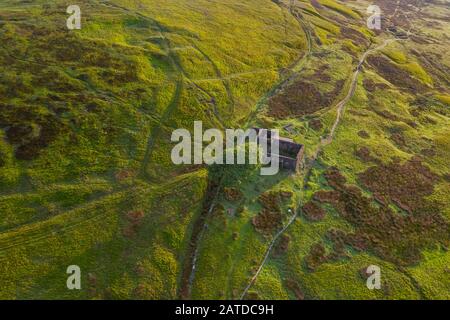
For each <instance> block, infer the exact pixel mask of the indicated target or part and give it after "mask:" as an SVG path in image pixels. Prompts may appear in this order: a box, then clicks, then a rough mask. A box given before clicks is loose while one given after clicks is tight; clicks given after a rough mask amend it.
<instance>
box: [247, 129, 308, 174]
mask: <svg viewBox="0 0 450 320" xmlns="http://www.w3.org/2000/svg"><path fill="white" fill-rule="evenodd" d="M253 129H254V130H255V131H256V133H257V134H258V139H259V137H260V135H261V129H260V128H253ZM270 134H271V131H270V130H267V139H268V141H269V142H270V141H271V139H270V138H271V136H270ZM278 143H279V154H278V159H279V161H280V168H281V169H284V170H289V171H294V172H299V171H300V169H301V167H302V163H303V156H304V151H305V146H304V145H302V144H298V143H295V142H294V141H293V140H292V139H289V138H283V137H279V139H278ZM268 153H269V154H268V155H269V156H270V155H271V148H270V145H269V146H268Z"/></svg>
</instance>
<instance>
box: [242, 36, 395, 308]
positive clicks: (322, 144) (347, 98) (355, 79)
mask: <svg viewBox="0 0 450 320" xmlns="http://www.w3.org/2000/svg"><path fill="white" fill-rule="evenodd" d="M400 40H402V39H387V40H385V41H384V42H383V43H382V44H381V45H379V46H378V47H376V48H373V49H370V48H369V49H368V50H367V51H366V52H364V54H363V55H362V56H361V58H360V60H359V63H358V66H357V68H356V70H355V72H354V73H353V77H352V81H351V83H350V88H349V90H348V93H347V95H346V96H345V97H344V99H342V100H341V101H340V102H339V103H338V104H337V105H336V107H337V115H336V120H335V121H334V123H333V126H332V128H331V131H330V134H329V135H328V136H326V137H324V138H322V139H321V141H320V144H319V146H318V148H317V150H316V151H315V152H314V153H313V156H312V161H311V163H314V161H315V160H316V159H317V156H318V154H319V153H320V151H321V150H322V148H323V147H325V146H327V145H329V144H331V143H332V142H333V138H334V136H335V133H336V129H337V128H338V126H339V123H340V122H341V119H342V114H343V111H344V108H345V106H346V105H347V103H348V102H349V101H350V99H351V98H352V97H353V95H354V93H355V91H356V86H357V83H358V75H359V73H360V72H361V70H362V65H363V64H364V62H365V61H366V58H367V57H368V56H369V55H370V54H372V53H374V52H376V51H378V50H381V49H383V48H384V47H386V46H387V45H388V44H390V43H392V42H394V41H400ZM311 168H312V165H310V166H309V168H308V169H307V172H306V174H305V176H306V177H307V176H308V172H309V171H310V170H311ZM297 208H298V209H297V210H296V212H295V214H294V215H293V216H292V217H291V218H290V219H289V221H288V223H287V224H286V225H285V226H284V227H283V228H282V229H281V230H280V231H279V232H278V233H277V234H276V235H275V236H274V237H273V239H272V241H271V242H270V244H269V247H268V248H267V250H266V253H265V255H264V259H263V260H262V262H261V264H260V266H259V267H258V269H257V271H256V273H255V274H254V275H253V277H252V278H251V280H250V282H249V284H248V285H247V287H245V289H244V291H243V292H242V294H241V296H240V300H242V299H244V297H245V295H246V294H247V292H248V290H249V289H250V288H251V287H252V285H253V284H254V283H255V281H256V279H257V278H258V276H259V274H260V273H261V271H262V269H263V268H264V266H265V264H266V262H267V260H268V259H269V256H270V253H271V252H272V249H273V247H274V245H275V243H276V242H277V240H278V239H279V237H280V236H281V235H282V234H283V233H284V232H285V231H286V230H287V229H288V228H289V227H290V226H291V225H292V223H293V222H294V221H295V220H296V218H297V217H298V215H299V213H300V209H299V208H300V205H299V206H298V207H297Z"/></svg>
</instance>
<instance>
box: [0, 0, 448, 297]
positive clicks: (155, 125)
mask: <svg viewBox="0 0 450 320" xmlns="http://www.w3.org/2000/svg"><path fill="white" fill-rule="evenodd" d="M409 2H411V5H408V4H409ZM379 3H380V6H381V9H382V10H383V11H384V12H386V14H387V17H385V18H386V19H384V20H383V30H381V31H377V32H374V31H372V30H369V29H368V28H367V26H366V17H367V15H366V8H367V6H369V5H370V3H369V2H366V1H360V0H358V1H351V2H349V1H345V2H344V1H335V0H326V1H325V0H317V1H306V0H302V1H299V0H295V1H287V0H279V1H269V0H241V1H237V0H236V1H235V0H227V1H215V0H214V1H207V0H167V1H156V0H155V1H154V0H142V1H131V0H111V1H100V0H99V1H96V0H89V1H88V0H79V1H78V5H79V6H80V7H81V10H82V28H81V30H67V28H66V19H67V17H68V15H67V14H66V7H67V3H66V2H65V1H59V0H57V1H53V2H52V3H51V4H49V3H48V1H43V0H42V1H41V0H36V1H13V0H4V1H2V3H1V4H0V42H1V43H2V45H1V46H0V135H1V139H0V261H1V263H0V298H3V299H31V298H42V299H55V298H63V299H86V298H88V299H130V298H133V299H176V298H178V297H180V296H181V297H191V298H198V299H211V298H217V299H223V298H228V299H238V298H240V297H241V296H243V298H255V299H304V298H306V299H449V298H450V296H449V290H448V288H449V287H450V282H449V276H448V273H449V272H450V270H449V269H448V266H449V265H450V254H449V252H448V248H449V245H450V238H449V236H450V206H449V203H450V192H449V191H450V183H449V182H450V181H449V177H450V171H449V169H448V167H449V166H448V159H449V157H450V147H449V146H450V143H449V136H450V132H449V130H450V129H449V128H450V126H449V124H450V123H449V122H450V118H449V117H450V114H449V107H450V104H449V101H450V90H449V82H450V78H449V76H448V75H449V74H450V72H449V69H450V60H449V59H450V58H449V55H448V54H446V52H447V51H448V49H449V39H448V33H449V31H450V30H449V29H450V24H449V19H450V11H449V9H448V8H447V7H445V5H444V2H442V1H435V2H433V4H416V1H405V4H402V7H400V8H396V7H395V6H396V4H395V2H394V1H389V0H386V1H379ZM396 9H398V10H396ZM394 13H395V14H394ZM388 27H390V29H389V30H390V31H389V30H387V28H388ZM393 27H395V31H392V30H393V29H392V28H393ZM408 31H409V33H407V32H408ZM403 33H406V34H407V39H400V38H402V37H401V36H402V34H403ZM383 43H385V44H386V45H385V46H383V45H382V44H383ZM374 48H379V49H378V50H375V51H371V53H370V54H369V55H368V56H367V57H366V59H365V60H364V62H363V64H362V66H361V70H360V72H359V74H358V77H357V78H356V81H355V83H352V76H353V74H354V72H355V70H356V69H357V66H358V62H359V61H360V59H361V57H362V56H363V54H364V53H365V52H367V51H368V50H370V49H374ZM353 86H354V92H353V94H352V95H351V96H350V99H349V100H348V101H346V103H345V104H344V108H343V109H342V111H343V113H342V115H341V117H339V118H338V119H339V121H338V125H337V127H336V131H335V132H334V135H333V137H332V139H331V140H330V141H329V142H330V143H327V144H325V143H323V141H324V138H325V137H327V136H328V135H329V134H330V133H331V128H332V127H333V124H335V123H336V119H337V115H338V107H337V106H338V105H339V103H340V102H342V101H344V99H345V97H346V96H347V94H348V92H349V91H352V90H351V89H352V88H353ZM199 120H201V121H203V124H204V127H205V128H206V127H215V128H222V129H223V128H230V127H245V126H249V125H257V126H261V127H266V128H279V129H281V132H282V135H283V136H287V137H290V138H292V139H294V140H295V141H296V142H299V143H302V144H304V145H305V147H306V155H305V163H304V168H303V169H302V171H301V172H299V173H297V174H289V173H287V172H282V173H280V174H279V175H277V176H273V177H261V176H260V175H259V171H258V170H255V168H248V167H234V166H225V168H221V170H222V169H223V170H222V171H220V178H219V176H218V175H217V174H216V171H215V169H216V168H208V167H207V166H194V165H192V166H176V165H174V164H173V163H172V162H171V159H170V154H171V149H172V147H173V143H171V142H170V136H171V132H172V131H173V130H174V129H177V128H187V129H192V127H193V122H194V121H199ZM283 128H285V129H283ZM212 185H215V186H216V188H218V189H217V190H218V193H217V194H214V196H211V190H210V189H211V186H212ZM208 208H211V209H212V210H211V212H210V213H209V214H205V213H206V212H208ZM294 214H297V216H296V217H295V219H293V220H291V218H292V217H293V215H294ZM291 222H292V223H291ZM287 224H289V227H288V228H287V229H286V230H285V232H283V233H281V234H278V237H277V238H274V237H275V235H277V233H278V231H279V230H281V229H282V228H283V226H286V225H287ZM198 234H201V236H198ZM193 239H194V240H195V241H193ZM274 239H276V241H275V242H273V241H274ZM272 243H274V245H273V247H272V246H271V244H272ZM268 248H271V250H270V253H269V256H268V258H267V259H265V260H263V258H264V256H265V254H266V252H267V249H268ZM193 255H195V258H196V259H195V260H194V261H195V263H196V265H195V267H196V268H195V270H196V271H195V274H190V273H189V272H188V271H189V268H190V267H191V264H190V263H191V260H192V256H193ZM72 264H75V265H79V266H80V267H81V270H82V290H68V289H67V288H66V279H67V274H66V268H67V266H69V265H72ZM369 265H378V266H379V267H380V268H381V272H382V283H383V284H382V290H369V289H367V287H366V284H365V275H364V274H363V272H362V270H363V269H365V268H367V266H369ZM260 267H261V268H260ZM258 268H260V272H259V273H256V272H257V270H258ZM255 274H256V275H257V276H256V277H255V278H254V282H251V279H252V277H254V275H255ZM187 276H190V278H189V281H187V280H188V279H187ZM249 284H251V286H250V287H249V290H248V291H244V289H245V288H246V287H247V286H248V285H249ZM244 293H245V294H244Z"/></svg>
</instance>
